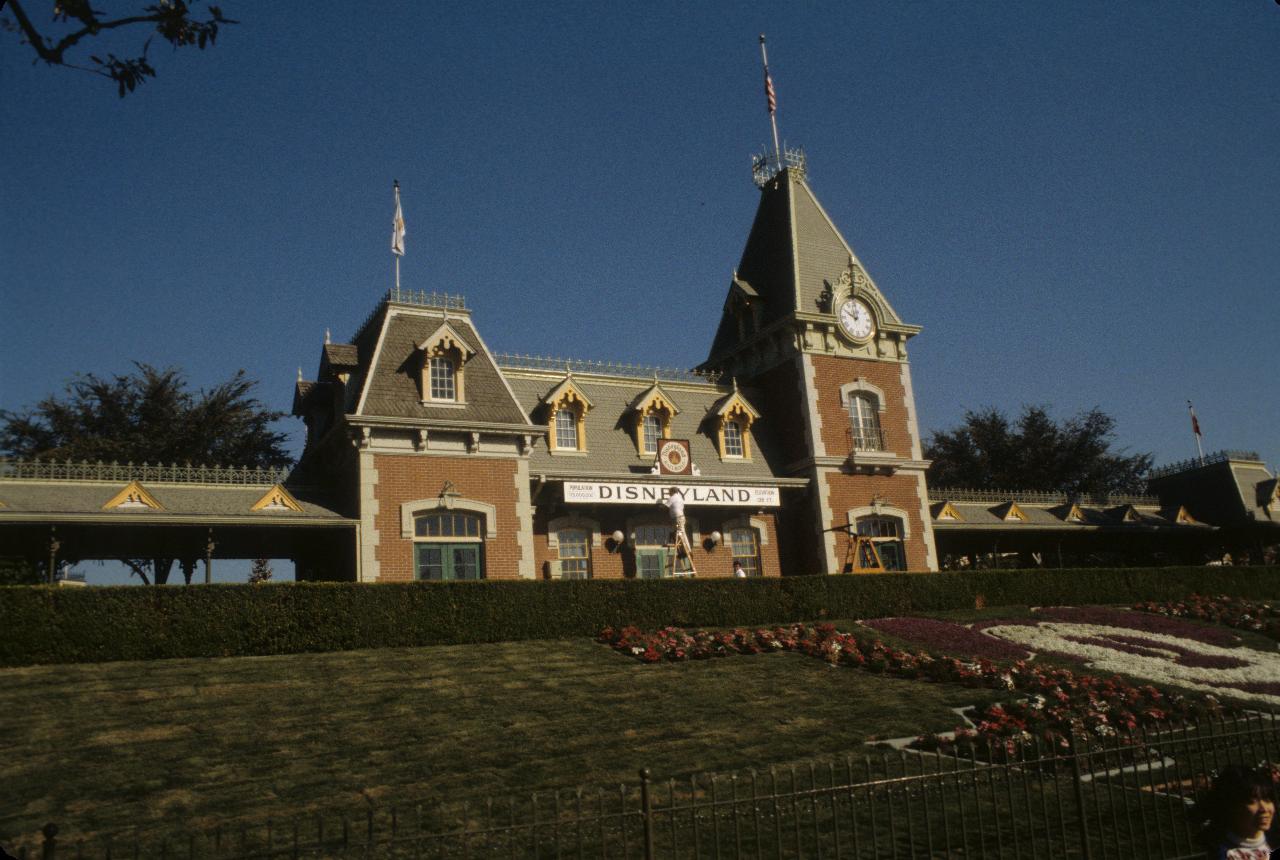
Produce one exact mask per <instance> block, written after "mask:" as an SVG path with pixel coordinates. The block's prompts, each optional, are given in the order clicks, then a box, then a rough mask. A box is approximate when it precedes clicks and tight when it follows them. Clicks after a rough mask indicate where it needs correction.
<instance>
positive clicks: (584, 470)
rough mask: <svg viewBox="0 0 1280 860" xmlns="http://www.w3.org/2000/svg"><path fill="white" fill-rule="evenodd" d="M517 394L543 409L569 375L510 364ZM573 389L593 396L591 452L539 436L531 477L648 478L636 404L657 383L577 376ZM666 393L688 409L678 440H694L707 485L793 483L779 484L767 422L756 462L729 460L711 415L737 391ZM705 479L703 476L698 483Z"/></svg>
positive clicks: (756, 436)
mask: <svg viewBox="0 0 1280 860" xmlns="http://www.w3.org/2000/svg"><path fill="white" fill-rule="evenodd" d="M503 372H504V373H505V374H506V377H507V380H508V382H510V384H511V388H512V390H513V391H514V392H515V394H516V397H517V398H518V399H519V401H520V403H521V405H522V406H523V407H524V408H525V409H526V410H527V411H533V410H535V409H536V408H537V407H538V406H539V405H540V404H542V403H543V402H544V401H545V400H546V398H547V397H548V395H549V394H550V393H551V392H552V390H553V389H555V388H557V387H558V386H560V385H562V384H563V382H564V379H565V374H564V371H563V370H559V371H557V370H553V369H549V368H548V369H534V368H528V367H520V366H509V365H506V364H504V365H503ZM573 385H574V387H575V388H576V389H578V390H579V391H581V392H582V393H583V394H584V395H585V396H586V397H588V398H590V400H591V403H592V409H591V410H590V411H589V412H587V414H586V416H585V418H584V431H585V434H586V451H585V452H577V451H573V452H563V453H561V452H557V453H552V452H551V451H550V450H548V448H547V444H546V440H545V438H543V436H542V435H538V436H536V437H535V442H534V446H533V449H532V451H531V452H530V455H529V471H530V472H531V473H533V474H535V475H536V474H544V475H548V476H553V477H586V476H591V477H596V478H614V479H618V480H623V479H631V478H636V477H640V476H647V475H649V473H650V469H651V468H652V466H653V462H654V456H653V455H652V454H646V455H643V456H642V455H640V454H638V453H637V452H636V442H635V436H634V433H635V406H636V404H637V403H639V402H642V401H643V400H644V399H645V398H644V395H646V394H647V393H650V392H651V391H652V389H653V388H654V381H653V379H652V377H650V378H647V379H646V378H644V377H634V376H632V377H628V376H623V375H619V374H610V373H580V372H577V371H575V372H574V374H573ZM661 391H662V393H663V394H664V395H666V396H667V398H668V401H669V402H670V401H672V400H674V401H676V402H678V403H679V404H680V411H679V412H678V413H676V414H675V415H674V416H672V417H671V424H670V434H669V435H670V437H671V438H673V439H688V440H689V448H690V454H691V455H692V457H693V462H694V465H696V466H697V467H698V469H699V470H700V472H701V476H700V477H701V479H705V480H715V479H722V480H725V481H733V482H737V483H742V482H752V481H759V482H768V483H773V484H777V483H779V482H782V483H793V482H791V481H789V480H787V479H778V478H776V477H775V476H774V473H773V471H772V470H771V468H770V466H769V462H768V460H769V452H770V451H771V450H772V446H771V439H770V437H769V434H768V431H767V428H765V429H762V427H761V425H763V424H767V423H768V422H767V421H756V422H753V423H752V425H751V428H750V429H749V430H748V434H749V436H750V438H751V450H752V451H753V452H754V456H753V457H752V459H750V460H732V461H723V460H721V457H720V452H719V451H718V450H717V449H716V444H717V442H716V438H715V434H714V428H713V427H712V426H710V425H711V422H709V421H707V418H708V416H710V415H712V414H713V413H714V410H715V407H716V405H717V403H719V402H720V401H721V400H722V399H723V398H724V397H725V396H726V395H731V394H732V393H733V390H732V387H731V386H728V385H722V384H718V383H712V382H701V381H688V382H681V381H675V380H669V379H664V380H662V382H661ZM691 480H693V481H695V482H696V481H698V480H699V478H693V479H691Z"/></svg>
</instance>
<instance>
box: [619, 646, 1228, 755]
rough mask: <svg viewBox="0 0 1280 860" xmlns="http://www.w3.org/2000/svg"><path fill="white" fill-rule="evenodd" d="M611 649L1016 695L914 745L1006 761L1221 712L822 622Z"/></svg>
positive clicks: (1117, 682)
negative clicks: (918, 647) (807, 664)
mask: <svg viewBox="0 0 1280 860" xmlns="http://www.w3.org/2000/svg"><path fill="white" fill-rule="evenodd" d="M599 639H600V641H601V642H604V643H606V644H608V645H610V646H611V647H613V648H615V649H617V650H619V651H621V652H622V653H624V654H628V655H630V656H632V657H635V658H636V659H639V660H642V661H644V662H649V663H656V662H659V661H663V660H672V661H681V660H698V659H709V658H712V657H728V656H730V655H733V654H758V653H761V652H764V651H783V650H785V651H795V652H798V653H802V654H807V655H809V656H812V657H817V658H820V659H822V660H825V661H827V662H828V663H831V664H832V665H837V666H851V667H855V668H861V669H864V670H866V671H871V672H880V673H885V674H890V675H894V676H897V677H902V678H912V679H917V680H924V681H948V682H951V683H955V684H961V685H964V686H968V687H987V688H993V689H998V690H1008V691H1011V692H1018V693H1022V694H1024V699H1023V700H1022V701H1018V702H1013V703H1008V704H1004V705H994V706H991V707H988V708H986V709H985V710H983V711H981V712H980V713H979V714H978V716H977V719H976V720H975V722H977V724H978V727H977V729H976V730H970V729H961V730H959V731H957V733H956V738H955V739H954V740H953V739H944V738H940V737H937V736H930V737H925V738H921V739H919V740H918V741H917V744H918V745H919V746H920V747H921V748H927V749H939V748H952V747H954V746H955V745H957V744H964V743H965V742H967V741H971V740H975V739H976V740H980V741H984V742H985V741H990V742H991V743H992V747H991V748H992V749H994V750H999V751H1001V752H1002V753H1003V754H1004V755H1014V756H1016V755H1020V754H1022V753H1023V752H1024V751H1026V750H1028V749H1029V748H1030V747H1031V746H1032V745H1034V744H1038V743H1046V744H1050V745H1053V746H1059V747H1065V746H1067V745H1068V744H1069V741H1068V738H1069V737H1071V736H1072V735H1081V734H1086V735H1089V736H1092V737H1094V738H1106V737H1109V736H1112V735H1114V734H1116V733H1117V732H1119V731H1130V730H1133V729H1135V728H1139V727H1152V728H1154V727H1156V726H1157V725H1158V724H1163V723H1165V722H1174V723H1181V722H1190V721H1194V718H1197V717H1200V716H1204V715H1215V716H1221V715H1223V714H1224V713H1225V712H1226V711H1227V709H1225V708H1224V707H1223V706H1222V705H1221V704H1220V703H1219V702H1218V701H1217V699H1215V698H1213V697H1212V696H1184V695H1180V694H1166V693H1164V692H1162V691H1160V690H1158V689H1156V688H1155V687H1153V686H1150V685H1145V686H1136V685H1134V684H1131V683H1129V682H1128V681H1126V680H1124V679H1123V678H1119V677H1113V678H1100V677H1097V676H1094V675H1085V674H1078V673H1075V672H1072V671H1071V670H1069V669H1060V668H1053V667H1045V666H1036V665H1033V664H1031V663H1028V662H1026V661H1022V660H1018V661H1015V662H1014V663H1012V664H1011V665H1008V666H1002V665H1000V664H997V663H995V662H993V661H991V660H987V659H978V660H976V661H965V660H960V659H957V658H955V657H940V656H936V655H933V654H929V653H927V652H917V653H910V652H906V651H899V650H897V649H893V648H888V647H886V646H885V645H884V644H883V643H882V642H880V641H878V640H872V641H865V640H860V639H859V638H858V637H856V636H853V635H851V634H848V633H842V632H840V631H838V630H836V629H835V627H834V626H832V625H830V624H819V625H817V626H814V627H809V626H806V625H801V624H796V625H792V626H789V627H775V628H769V629H764V628H762V629H758V630H745V629H738V630H731V631H722V632H708V631H697V632H693V633H690V632H687V631H684V630H680V629H678V628H674V627H667V628H663V629H662V630H658V631H655V632H649V633H646V632H644V631H641V630H639V629H637V628H634V627H627V628H623V629H621V630H615V629H613V628H606V629H605V630H604V631H603V632H601V634H600V637H599Z"/></svg>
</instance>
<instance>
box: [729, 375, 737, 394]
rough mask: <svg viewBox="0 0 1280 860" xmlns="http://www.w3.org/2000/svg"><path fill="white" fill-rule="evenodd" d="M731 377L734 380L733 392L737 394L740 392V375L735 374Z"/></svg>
mask: <svg viewBox="0 0 1280 860" xmlns="http://www.w3.org/2000/svg"><path fill="white" fill-rule="evenodd" d="M730 379H731V381H732V382H733V393H734V394H737V393H738V377H736V376H733V377H730Z"/></svg>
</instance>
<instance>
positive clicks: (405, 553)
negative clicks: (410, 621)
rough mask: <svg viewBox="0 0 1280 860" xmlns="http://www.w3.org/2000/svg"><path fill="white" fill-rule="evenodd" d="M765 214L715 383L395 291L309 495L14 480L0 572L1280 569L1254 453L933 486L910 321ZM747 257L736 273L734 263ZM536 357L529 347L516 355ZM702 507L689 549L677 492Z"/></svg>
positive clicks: (808, 233) (354, 363)
mask: <svg viewBox="0 0 1280 860" xmlns="http://www.w3.org/2000/svg"><path fill="white" fill-rule="evenodd" d="M755 181H756V185H757V187H758V189H759V201H758V204H757V207H756V212H755V218H754V221H753V223H752V225H751V228H750V231H749V233H748V235H747V237H746V242H745V245H744V248H743V251H742V255H741V257H740V259H739V261H738V263H737V267H736V269H733V270H732V276H731V277H730V278H728V281H727V283H725V284H722V285H719V286H715V287H712V286H709V287H708V289H715V290H717V291H723V292H722V295H723V303H722V311H721V316H720V321H719V325H718V327H717V329H716V333H715V336H714V338H713V340H712V342H711V344H709V346H708V351H707V357H706V359H705V361H703V362H702V363H701V364H700V365H699V366H698V367H697V368H694V369H692V370H670V369H661V368H639V367H634V366H624V365H621V364H618V363H615V362H611V361H609V360H607V357H604V360H592V359H594V358H596V357H590V356H577V357H566V358H559V359H548V358H530V357H527V356H520V355H516V354H509V353H495V352H493V351H491V350H490V348H489V346H488V344H487V343H486V342H485V340H484V338H483V332H482V326H481V325H480V322H479V321H480V320H482V319H483V317H484V308H483V307H482V306H481V307H478V308H476V309H475V310H476V316H475V317H474V318H473V313H472V309H471V308H470V307H469V306H468V303H467V301H466V300H465V299H464V298H463V297H461V296H456V295H447V294H441V293H434V292H425V291H419V290H400V289H398V288H397V289H395V290H392V291H390V292H389V293H387V294H386V295H385V296H384V297H382V298H381V299H380V300H379V301H377V302H376V304H375V306H374V307H373V308H372V310H371V312H370V314H369V315H368V317H367V318H366V320H365V321H364V322H363V324H361V325H360V326H359V327H358V329H357V330H356V332H355V333H354V334H353V336H352V337H351V338H350V339H349V341H348V342H346V343H337V342H329V338H328V337H326V338H325V342H324V343H323V344H322V345H320V350H319V362H318V365H317V367H316V370H315V373H314V378H312V379H309V380H308V379H303V378H302V374H301V372H299V378H298V380H297V383H296V388H295V392H294V399H293V410H292V411H293V414H294V415H295V416H297V417H298V418H300V419H301V420H302V421H303V423H305V426H306V443H305V448H304V451H303V454H302V457H301V459H300V461H299V463H298V465H297V466H296V468H294V469H293V470H292V472H291V473H290V474H288V476H287V477H286V476H284V475H280V474H276V473H270V472H266V471H263V470H234V469H232V470H218V469H212V470H211V469H206V468H203V467H190V466H185V467H184V466H176V465H171V466H167V467H166V466H160V465H148V464H141V465H139V466H134V464H123V465H122V464H114V463H113V464H70V463H68V464H57V463H26V464H23V463H0V556H25V557H26V558H27V559H29V560H31V561H33V562H41V563H46V562H47V564H48V566H49V569H55V570H56V569H57V565H56V561H57V560H72V561H78V560H86V559H109V558H158V557H164V558H169V559H174V560H176V561H177V562H178V564H179V566H180V568H181V570H182V572H183V575H184V577H185V578H186V579H187V580H188V581H191V580H192V577H193V575H194V576H195V577H196V581H198V580H199V576H198V574H196V573H195V571H196V567H197V562H199V561H201V560H203V561H204V565H205V576H204V578H205V579H206V580H208V578H209V572H208V571H209V567H210V565H211V564H212V561H213V559H214V558H257V557H268V558H290V559H293V560H294V562H295V565H296V575H297V578H298V579H335V580H355V581H361V582H405V581H413V580H454V579H495V580H497V579H578V578H599V579H609V578H663V577H671V576H699V577H708V576H709V577H728V576H735V575H743V576H748V577H751V576H780V575H790V574H806V573H825V574H837V573H856V572H864V571H878V570H889V571H893V570H912V571H936V570H939V569H966V568H973V567H983V566H990V565H1002V566H1019V567H1030V566H1045V567H1061V566H1067V567H1073V566H1114V565H1117V564H1161V563H1164V564H1198V563H1203V562H1204V561H1205V560H1208V559H1215V558H1220V557H1222V556H1225V555H1227V554H1231V553H1234V554H1235V555H1236V556H1237V558H1243V557H1245V556H1249V557H1251V560H1253V561H1263V560H1265V559H1267V558H1268V557H1273V556H1274V551H1275V550H1274V547H1275V546H1276V545H1277V544H1280V487H1278V486H1277V481H1276V478H1275V476H1274V475H1272V474H1271V473H1270V472H1269V471H1268V470H1267V469H1266V467H1265V466H1264V464H1263V463H1261V462H1260V461H1259V460H1258V458H1257V455H1256V454H1252V453H1249V452H1225V453H1220V454H1216V455H1211V456H1210V457H1207V458H1204V459H1203V460H1197V461H1190V462H1187V463H1181V464H1175V465H1174V466H1172V467H1167V468H1165V469H1161V470H1157V471H1156V472H1154V473H1153V474H1152V479H1151V482H1150V487H1149V492H1150V494H1151V495H1148V496H1138V497H1125V498H1119V497H1113V498H1101V499H1091V498H1072V497H1068V496H1065V495H1057V494H1043V493H1016V492H1003V491H1002V492H991V491H986V490H971V489H963V488H946V487H930V486H928V485H927V483H926V470H927V468H928V465H929V463H928V462H927V461H926V460H925V459H924V457H923V454H922V447H923V445H922V439H921V436H920V428H919V423H918V420H917V415H916V406H915V394H914V390H913V383H912V376H911V368H910V364H909V362H908V342H909V341H910V340H911V339H912V338H913V337H914V336H915V335H916V334H918V333H919V332H920V328H919V327H918V326H915V325H912V324H911V323H910V322H908V321H907V320H904V319H903V318H902V317H900V316H899V314H898V312H897V311H896V310H895V309H894V307H893V305H892V304H891V301H890V299H891V298H892V290H891V289H881V287H880V286H879V285H878V284H877V283H876V282H875V281H874V280H873V279H872V277H871V274H870V272H869V271H868V270H867V268H866V267H865V266H864V265H863V263H862V261H861V260H860V259H859V257H858V256H857V254H856V253H855V252H854V250H853V248H852V247H851V245H850V244H849V243H848V242H847V241H846V240H845V238H844V236H843V235H842V234H841V232H840V230H839V228H838V227H837V225H836V224H835V223H834V222H833V221H832V220H831V218H830V217H829V215H828V214H827V212H826V211H825V210H824V209H823V207H822V204H821V203H819V201H818V199H817V197H816V195H815V194H814V192H813V190H812V189H811V188H810V186H809V183H808V178H807V174H806V166H805V160H804V156H803V155H802V154H801V153H799V152H794V151H787V152H784V153H783V154H782V156H781V158H768V157H762V158H760V159H758V160H757V162H756V165H755ZM728 268H729V263H728V261H726V269H728ZM510 346H513V347H516V348H518V347H519V345H518V344H513V345H510ZM673 492H678V493H679V494H680V500H681V502H682V505H683V517H684V519H683V522H684V529H683V530H682V533H683V535H684V537H685V540H684V542H683V545H677V544H678V542H677V540H676V529H675V528H674V523H673V516H672V514H673V513H675V512H674V511H673V510H672V505H671V494H672V493H673Z"/></svg>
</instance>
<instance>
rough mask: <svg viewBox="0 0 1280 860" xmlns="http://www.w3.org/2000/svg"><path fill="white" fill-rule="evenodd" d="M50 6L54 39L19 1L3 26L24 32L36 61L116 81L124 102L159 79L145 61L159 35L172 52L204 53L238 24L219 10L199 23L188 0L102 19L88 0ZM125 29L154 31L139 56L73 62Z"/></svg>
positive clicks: (1, 20)
mask: <svg viewBox="0 0 1280 860" xmlns="http://www.w3.org/2000/svg"><path fill="white" fill-rule="evenodd" d="M51 5H52V7H53V9H52V11H53V18H52V21H51V22H50V24H49V25H48V26H49V27H50V28H52V29H54V30H57V31H58V32H57V35H56V36H46V35H44V34H43V33H41V32H40V31H39V29H37V26H36V24H35V22H33V21H32V20H31V16H30V15H28V14H27V11H26V10H25V9H24V8H23V7H22V3H21V2H19V0H8V6H9V10H10V11H11V12H12V13H13V19H10V18H9V17H8V16H7V15H6V16H4V17H0V26H2V27H3V28H4V29H6V30H8V31H10V32H16V33H19V34H21V39H22V43H23V44H24V45H30V46H31V48H32V50H34V51H35V53H36V59H35V61H34V62H39V61H41V60H43V61H44V62H45V63H47V64H48V65H50V66H63V67H65V68H68V69H79V70H80V71H85V72H91V73H93V74H96V75H102V76H103V77H104V78H109V79H110V80H113V81H115V82H116V85H117V87H118V89H119V92H120V97H121V98H123V97H124V95H125V94H126V93H131V92H133V91H134V90H135V89H136V88H137V87H138V85H139V84H141V83H144V82H145V81H146V79H147V78H154V77H155V76H156V70H155V68H154V67H153V66H152V65H151V61H150V60H149V59H148V57H147V52H148V50H149V49H150V47H151V40H152V39H154V38H155V36H156V35H159V36H160V38H162V39H164V40H165V41H166V42H168V43H169V44H170V45H172V46H173V48H174V50H177V49H178V48H185V47H190V46H192V45H194V46H195V47H197V48H199V49H200V50H204V49H205V47H206V46H208V45H212V44H214V43H215V42H216V41H217V39H218V28H219V27H221V26H222V25H224V24H235V23H238V22H236V21H232V20H231V19H230V18H226V17H224V16H223V14H222V9H221V8H220V7H218V6H210V7H209V14H208V17H207V18H205V19H203V20H200V19H197V18H196V17H195V16H194V13H193V11H192V9H191V6H190V5H189V4H188V3H187V2H186V0H157V2H155V3H153V4H151V5H148V6H144V7H142V9H141V10H140V11H139V12H138V13H137V14H134V15H124V16H122V17H119V18H106V17H104V16H103V14H102V12H100V11H99V10H97V9H94V8H92V7H91V6H90V5H89V0H53V2H52V4H51ZM4 6H5V2H4V0H0V9H3V7H4ZM42 26H43V25H42ZM124 27H129V28H133V30H137V29H142V28H152V29H154V31H155V32H154V33H153V34H152V35H151V36H149V37H147V40H146V41H145V42H143V43H142V52H141V54H139V55H137V56H134V57H117V56H116V55H115V54H112V53H107V54H106V56H105V57H102V56H98V55H89V56H88V57H87V58H86V59H87V62H88V63H89V65H83V63H84V62H85V60H76V59H73V57H74V56H75V55H76V52H77V51H78V50H80V49H81V47H82V46H81V44H80V43H81V42H82V41H84V40H85V39H88V38H91V37H98V36H102V35H103V34H105V33H110V32H112V31H115V30H119V29H121V28H124Z"/></svg>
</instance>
